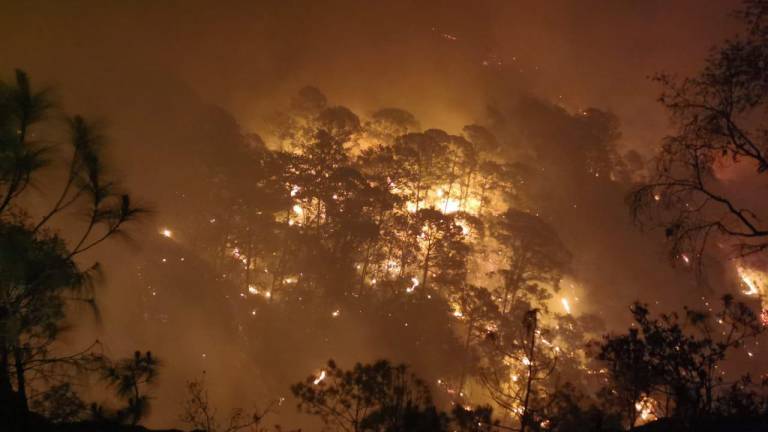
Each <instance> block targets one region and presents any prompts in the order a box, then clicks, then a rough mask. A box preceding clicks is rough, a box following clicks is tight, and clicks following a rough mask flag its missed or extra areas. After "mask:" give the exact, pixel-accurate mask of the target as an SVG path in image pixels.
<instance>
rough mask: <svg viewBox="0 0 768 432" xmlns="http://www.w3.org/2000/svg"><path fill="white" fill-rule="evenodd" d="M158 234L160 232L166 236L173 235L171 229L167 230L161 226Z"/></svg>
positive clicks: (170, 236)
mask: <svg viewBox="0 0 768 432" xmlns="http://www.w3.org/2000/svg"><path fill="white" fill-rule="evenodd" d="M160 234H161V235H162V236H163V237H167V238H172V237H173V231H171V230H169V229H168V228H163V229H162V230H161V231H160Z"/></svg>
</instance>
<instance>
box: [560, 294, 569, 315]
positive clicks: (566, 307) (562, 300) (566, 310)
mask: <svg viewBox="0 0 768 432" xmlns="http://www.w3.org/2000/svg"><path fill="white" fill-rule="evenodd" d="M560 303H562V304H563V309H565V313H567V314H570V313H571V304H570V303H568V299H567V298H565V297H563V298H561V299H560Z"/></svg>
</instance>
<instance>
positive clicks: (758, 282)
mask: <svg viewBox="0 0 768 432" xmlns="http://www.w3.org/2000/svg"><path fill="white" fill-rule="evenodd" d="M736 272H737V273H738V274H739V278H741V282H742V283H743V284H744V285H745V286H746V287H747V289H746V290H744V291H742V292H743V293H744V294H745V295H748V296H757V295H759V294H762V289H761V288H762V287H764V286H765V279H766V275H765V274H764V273H762V272H760V271H758V270H754V269H749V268H746V267H742V266H739V267H737V268H736Z"/></svg>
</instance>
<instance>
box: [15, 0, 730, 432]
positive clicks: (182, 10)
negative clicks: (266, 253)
mask: <svg viewBox="0 0 768 432" xmlns="http://www.w3.org/2000/svg"><path fill="white" fill-rule="evenodd" d="M732 6H733V2H731V1H710V2H706V4H702V2H699V1H680V2H676V3H675V4H670V2H665V1H648V2H630V1H621V2H600V1H587V2H584V1H580V2H569V1H555V2H537V1H515V2H493V1H483V2H463V1H447V2H430V3H423V2H415V1H414V2H410V1H403V2H395V3H393V2H380V3H372V2H364V3H361V2H352V1H332V2H283V1H274V2H270V1H267V2H246V1H243V2H237V3H232V4H228V5H213V4H211V3H207V2H205V3H204V2H126V3H124V4H121V5H118V4H116V3H109V4H104V3H103V2H85V1H83V2H57V3H51V2H44V1H41V2H18V3H15V2H8V3H6V4H4V5H2V6H0V35H1V36H2V40H3V42H4V43H3V53H4V55H3V56H2V57H1V58H0V71H2V73H3V74H8V73H10V71H11V70H12V69H13V68H15V67H18V68H22V69H25V70H27V71H28V72H29V73H30V75H31V76H32V77H33V79H35V80H36V81H37V82H38V83H39V82H45V83H49V84H51V85H53V86H54V88H55V90H56V95H57V99H58V100H60V101H61V108H62V109H64V110H66V111H68V112H78V113H82V114H84V115H87V116H95V117H97V118H102V119H104V123H105V125H106V132H107V133H108V135H109V136H110V137H111V142H112V146H111V148H110V160H111V162H112V164H113V165H114V167H115V168H116V169H117V170H118V172H120V174H121V177H122V180H123V182H124V184H125V186H126V187H127V188H128V189H130V190H131V191H132V192H133V193H135V194H136V195H138V196H141V197H142V198H143V200H144V201H145V202H146V203H148V204H149V205H150V207H151V208H152V209H153V212H152V216H151V217H150V218H149V219H147V220H145V222H144V223H143V225H142V226H141V227H139V228H138V229H135V230H133V231H132V232H131V240H130V241H128V242H125V243H122V244H118V243H114V244H111V245H110V246H109V247H107V248H105V249H101V250H100V251H99V252H98V257H99V259H101V260H103V261H104V269H105V274H106V279H105V281H104V284H103V289H102V291H101V293H100V295H99V299H98V300H99V303H100V305H101V308H102V314H103V317H104V319H103V322H104V324H103V325H101V326H94V325H93V323H92V322H91V319H90V317H87V316H85V315H86V314H84V313H82V314H80V313H78V315H82V316H83V318H82V319H78V320H77V321H82V322H81V323H79V324H80V325H79V327H78V328H79V329H80V330H79V331H78V333H77V334H75V335H72V336H71V338H72V339H73V341H72V343H87V341H89V340H92V339H93V338H94V337H98V338H99V339H100V340H102V341H103V342H104V343H105V346H106V347H107V350H108V351H110V352H112V353H115V354H120V355H122V354H125V353H127V352H130V351H132V350H134V349H137V348H138V349H150V350H152V351H153V352H155V353H157V355H158V356H160V357H161V358H162V359H164V361H165V363H166V365H167V367H166V368H165V369H164V371H163V376H162V380H161V385H160V387H159V390H158V393H157V404H158V405H157V408H156V410H155V412H154V414H153V417H152V418H151V424H152V425H157V426H169V425H176V424H177V419H176V417H177V414H176V413H177V412H178V409H179V404H180V399H181V397H182V391H183V383H184V381H185V380H188V379H192V378H195V377H198V376H200V375H201V374H203V373H205V375H206V380H208V381H209V383H211V384H212V385H211V388H212V392H213V394H212V396H213V398H214V399H216V400H217V401H219V402H220V403H221V405H222V406H232V405H234V404H236V403H237V404H243V403H246V404H264V403H266V402H267V401H268V400H270V399H273V398H280V397H283V396H287V395H288V389H287V385H288V384H289V383H292V382H294V381H297V380H299V379H301V378H303V377H304V376H305V375H308V374H310V373H313V372H315V371H316V370H317V368H318V367H319V366H320V365H322V363H323V362H324V361H325V360H326V359H327V358H330V357H333V358H335V359H337V360H338V361H339V362H340V363H342V364H349V363H351V362H354V361H364V360H372V359H374V358H380V357H385V358H391V359H393V360H396V361H405V362H408V363H410V364H412V365H413V366H414V368H415V370H416V372H417V373H421V374H424V375H425V376H426V377H428V378H430V379H431V378H435V377H439V376H440V375H441V374H442V373H443V372H444V371H447V370H455V369H456V368H457V367H459V366H458V363H457V362H456V360H455V359H456V358H457V356H458V355H459V354H457V353H459V352H461V347H460V346H445V345H441V346H431V345H430V343H431V341H433V340H447V339H450V338H448V337H444V336H441V332H447V331H449V330H448V325H447V323H441V322H440V319H441V318H440V317H441V316H442V315H441V314H440V313H439V311H432V310H419V311H405V312H403V311H402V310H401V305H397V304H393V305H389V306H388V308H385V309H384V310H382V311H381V312H380V313H379V314H378V315H374V316H371V315H370V314H366V313H362V312H356V311H349V313H348V316H345V321H344V324H343V325H340V324H337V322H336V321H333V320H328V319H325V318H327V312H328V311H332V310H334V309H335V308H336V305H326V306H327V310H325V309H324V310H323V312H322V314H320V313H318V314H317V315H315V314H314V313H309V312H308V313H307V314H306V315H302V316H297V317H294V318H292V319H291V320H287V319H286V318H285V316H284V315H281V313H280V311H275V312H274V313H275V316H274V317H271V318H269V317H268V318H263V319H261V320H260V321H259V322H263V323H270V324H269V325H266V326H264V327H263V328H257V329H243V328H239V327H238V325H239V323H238V322H237V321H235V320H233V319H232V315H233V314H234V313H235V312H234V311H233V309H232V308H233V307H234V306H233V305H232V304H233V303H232V301H231V299H228V298H226V297H225V295H229V294H231V293H233V292H236V291H237V290H236V289H234V288H233V287H232V286H231V282H229V281H228V280H227V279H226V277H223V275H221V274H218V273H217V272H216V270H215V267H214V266H213V265H212V264H211V263H210V262H206V261H205V260H203V259H202V258H201V257H200V256H199V255H200V254H199V252H200V249H199V248H200V247H201V245H205V244H207V243H206V238H205V237H204V236H205V233H204V232H190V231H185V230H184V229H183V228H182V227H183V226H184V224H185V223H187V221H188V220H190V219H191V218H194V217H198V218H200V217H202V218H206V219H210V220H215V218H216V211H217V210H216V207H217V202H218V200H221V199H224V198H226V197H222V194H223V193H242V194H244V195H247V194H248V190H249V189H248V180H249V178H250V176H252V175H253V172H252V170H256V169H258V167H250V166H243V164H242V162H243V160H244V159H243V158H242V157H241V156H242V155H243V154H244V153H247V152H248V151H251V150H252V149H253V148H258V147H259V146H261V145H263V142H262V139H263V140H264V141H266V145H268V146H269V145H274V140H273V139H271V134H270V119H273V118H274V114H275V112H277V111H279V110H285V109H287V107H288V105H289V102H290V100H291V97H293V96H294V95H295V94H296V93H297V91H298V90H299V89H300V88H302V87H303V86H304V85H306V84H311V85H314V86H316V87H317V88H319V89H321V90H322V92H323V93H324V94H325V95H326V96H327V97H328V98H329V100H330V101H331V104H332V105H343V106H347V107H349V108H350V109H352V110H353V111H355V112H357V113H358V114H360V115H362V116H364V117H367V116H370V115H371V114H372V113H373V112H375V111H376V110H378V109H380V108H386V107H398V108H402V109H406V110H408V111H410V112H412V113H414V115H415V117H416V119H417V120H418V122H419V124H420V126H421V128H422V129H428V128H440V129H444V130H446V131H448V132H450V133H460V132H461V130H462V127H463V126H464V125H467V124H475V123H476V124H482V125H485V126H486V127H487V128H488V129H489V130H491V131H493V132H494V133H495V135H496V139H497V140H498V141H499V143H500V145H501V146H502V147H503V148H504V149H505V152H506V154H507V155H509V157H510V158H513V159H514V160H517V161H521V162H525V163H527V164H528V165H529V166H532V167H535V173H534V174H535V175H534V176H533V177H532V179H533V181H534V182H536V188H537V194H538V196H539V198H541V199H540V200H539V201H538V202H539V203H540V207H541V208H537V209H535V210H536V211H537V212H539V213H540V214H541V216H542V217H543V218H544V219H545V220H547V221H548V222H550V223H551V224H552V225H553V226H555V227H556V229H557V231H558V233H559V235H560V237H561V238H562V240H563V242H564V243H565V244H566V246H567V247H568V248H569V249H570V251H571V253H572V254H573V257H574V263H573V269H572V275H571V278H572V280H573V281H577V284H578V286H579V287H580V288H579V290H578V292H576V294H577V295H578V296H579V298H580V299H579V302H578V303H577V305H575V307H576V308H579V309H580V311H581V312H585V313H595V314H598V316H599V317H600V318H602V320H603V321H605V322H606V323H607V325H609V326H610V327H611V328H616V326H621V328H623V327H624V326H625V325H626V324H627V318H628V315H627V313H626V306H627V305H628V304H629V303H630V302H631V301H633V300H635V299H637V298H641V299H643V300H644V301H647V302H649V303H652V304H654V303H657V302H658V304H662V305H665V306H668V307H676V306H678V305H680V304H682V303H684V302H688V303H691V302H697V301H699V298H701V297H702V296H705V297H707V298H713V297H714V294H715V293H714V292H713V291H706V290H705V291H702V288H699V287H697V285H696V284H695V281H693V280H692V277H691V274H690V271H687V270H686V269H685V268H684V266H682V268H681V266H678V267H677V268H673V267H671V266H669V261H668V257H667V256H666V255H665V253H664V247H663V244H662V242H661V240H662V239H661V237H660V236H657V235H656V234H650V235H646V234H644V233H641V232H639V231H638V230H637V229H636V227H634V226H633V225H632V221H631V220H630V218H629V213H628V211H627V208H626V205H625V203H624V198H625V195H626V193H627V191H628V185H629V184H630V182H631V180H632V179H636V178H638V177H639V176H642V175H643V174H642V173H643V164H644V163H645V162H647V157H648V155H649V154H650V153H651V151H652V149H653V148H654V146H656V145H657V144H658V142H659V140H660V139H661V137H662V136H663V135H664V134H665V133H666V126H667V125H666V123H665V122H666V120H665V119H666V116H665V113H664V112H663V111H662V110H661V108H660V107H659V106H658V105H657V104H656V102H655V94H656V89H655V87H654V84H653V83H652V82H650V81H649V80H648V79H647V78H648V76H649V75H652V74H653V73H655V72H657V71H662V70H666V71H671V72H678V73H683V74H685V73H688V72H690V71H692V70H695V69H696V68H697V67H698V66H699V65H700V63H701V60H702V58H703V56H704V54H705V53H706V50H707V49H708V47H709V46H710V45H711V44H713V43H715V42H716V41H718V40H720V39H722V38H723V36H724V35H728V34H730V33H731V32H732V29H731V27H730V26H731V25H732V23H731V22H730V21H729V20H728V18H727V12H728V11H729V10H730V8H731V7H732ZM713 29H717V30H713ZM589 107H596V109H594V110H592V109H590V108H589ZM595 119H596V120H595ZM591 122H594V123H591ZM598 123H599V124H600V125H603V124H610V125H611V126H612V128H610V129H609V130H596V129H595V124H598ZM595 134H597V135H595ZM595 142H601V143H604V144H605V145H606V146H607V147H606V148H600V149H595V151H601V152H602V151H606V152H608V153H611V152H613V154H615V155H616V156H617V157H619V158H621V159H622V160H623V161H624V163H625V165H626V166H625V172H624V175H625V178H623V179H616V178H614V179H611V178H610V177H609V174H608V173H607V172H605V171H604V172H600V171H594V172H592V171H586V170H585V169H583V168H585V167H586V164H587V162H586V161H583V160H580V159H579V158H580V157H581V156H582V155H583V154H585V151H587V150H585V149H588V147H589V146H591V145H593V144H594V143H595ZM644 159H645V160H644ZM595 173H598V174H603V176H600V175H595ZM227 178H230V179H231V178H234V179H236V180H238V181H239V182H240V184H241V185H242V186H239V187H241V189H239V190H236V191H234V192H233V191H232V190H231V189H227V192H224V190H225V189H224V188H223V187H222V182H225V181H228V180H226V179H227ZM211 224H215V222H211ZM161 229H168V230H170V231H171V233H172V238H171V239H169V238H166V237H163V236H161V235H158V230H161ZM565 289H567V287H565ZM153 293H155V294H153ZM147 296H156V297H157V299H149V298H147ZM356 306H360V305H356ZM359 310H362V306H360V309H359ZM397 313H403V314H404V315H403V316H413V315H418V316H422V317H425V318H424V319H423V320H422V321H421V322H420V323H416V322H414V323H413V324H412V325H413V326H416V327H417V328H415V329H411V330H412V331H414V332H421V333H422V334H423V335H424V339H423V341H421V342H420V343H421V344H422V345H418V346H416V345H414V346H403V345H402V344H401V341H402V340H403V339H402V338H401V335H399V334H397V333H394V332H383V331H378V332H377V329H381V328H385V327H386V324H385V323H386V322H388V320H391V319H397V318H398V317H397V315H396V314H397ZM345 314H347V312H346V311H345ZM392 314H395V315H396V316H395V318H392ZM321 315H322V317H321ZM379 323H381V324H379ZM411 330H409V331H411ZM404 331H405V330H404ZM328 332H332V333H333V334H334V335H335V336H334V339H333V340H323V339H322V338H321V339H317V335H318V334H326V333H328ZM256 340H258V342H257V341H256ZM255 345H258V346H261V347H264V346H267V347H270V350H269V351H266V352H265V351H254V350H253V348H252V347H253V346H255ZM284 411H286V413H291V414H292V412H293V410H292V407H287V408H286V409H285V410H284ZM292 420H295V419H292Z"/></svg>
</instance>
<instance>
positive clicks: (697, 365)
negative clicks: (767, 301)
mask: <svg viewBox="0 0 768 432" xmlns="http://www.w3.org/2000/svg"><path fill="white" fill-rule="evenodd" d="M632 314H633V316H634V319H635V324H636V327H635V328H631V329H630V330H629V332H628V333H627V334H625V335H616V336H610V335H609V336H606V337H605V340H604V341H603V343H602V345H601V347H600V353H599V354H598V358H599V359H600V360H602V361H603V362H605V364H606V365H607V370H608V374H609V377H610V379H611V383H610V387H609V388H608V391H609V393H610V394H611V395H613V396H614V399H615V400H616V406H617V407H620V408H619V409H620V410H621V412H622V414H623V416H624V417H625V420H626V421H627V424H628V426H629V427H633V426H634V425H635V422H636V413H635V409H634V408H635V406H634V404H635V403H637V402H639V400H640V398H641V397H642V396H648V397H655V398H657V399H658V400H660V401H661V402H662V403H663V406H664V414H665V415H666V416H671V417H674V418H678V419H681V420H683V421H684V422H687V423H688V424H690V422H691V421H692V420H694V419H697V418H704V417H707V416H711V415H713V414H714V412H715V402H716V399H717V397H718V394H719V393H720V389H721V388H722V387H723V386H724V384H725V380H724V377H723V373H722V372H721V366H722V364H723V361H724V360H725V358H726V355H727V354H728V352H730V351H732V350H735V349H738V348H740V347H742V346H743V345H744V343H745V342H747V341H749V340H751V339H753V338H755V337H756V336H758V335H759V334H760V333H762V331H763V327H762V325H761V323H760V321H759V319H758V317H757V316H755V314H754V313H753V312H752V310H751V309H749V307H748V306H746V305H745V304H743V303H739V302H736V301H734V300H733V299H732V298H731V297H730V296H727V295H726V296H724V297H723V301H722V308H721V309H720V310H719V311H718V312H716V313H710V312H701V311H695V310H690V309H686V311H685V314H684V316H682V317H680V316H679V315H678V314H677V313H672V314H662V315H660V316H659V317H658V318H654V317H652V316H651V314H650V311H649V310H648V308H647V306H645V305H642V304H639V303H636V304H635V305H634V306H633V307H632Z"/></svg>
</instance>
